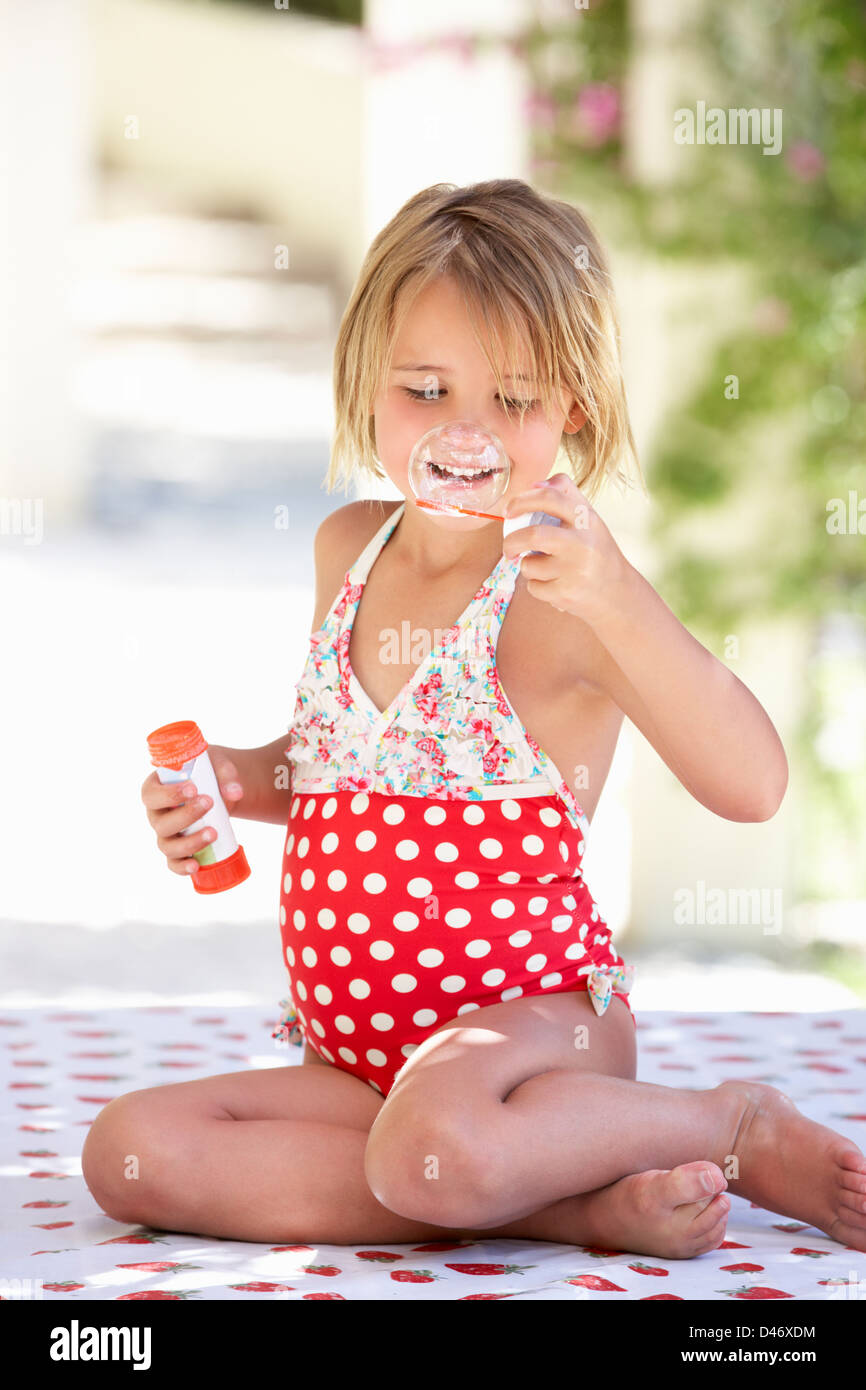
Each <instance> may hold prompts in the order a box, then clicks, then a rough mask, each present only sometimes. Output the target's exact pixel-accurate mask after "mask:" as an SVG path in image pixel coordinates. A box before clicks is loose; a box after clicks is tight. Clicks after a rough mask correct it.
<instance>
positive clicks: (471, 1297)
mask: <svg viewBox="0 0 866 1390" xmlns="http://www.w3.org/2000/svg"><path fill="white" fill-rule="evenodd" d="M482 1298H511V1294H510V1293H465V1294H464V1295H463V1297H462V1298H458V1300H457V1302H458V1303H477V1302H478V1301H479V1300H480V1299H482Z"/></svg>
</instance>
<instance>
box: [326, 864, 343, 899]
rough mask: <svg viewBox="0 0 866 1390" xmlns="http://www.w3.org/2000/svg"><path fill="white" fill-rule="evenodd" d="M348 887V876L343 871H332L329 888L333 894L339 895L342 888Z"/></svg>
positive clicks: (329, 875) (329, 876) (329, 877)
mask: <svg viewBox="0 0 866 1390" xmlns="http://www.w3.org/2000/svg"><path fill="white" fill-rule="evenodd" d="M345 886H346V875H345V874H344V873H343V870H342V869H332V870H331V872H330V873H329V874H328V887H329V888H330V889H332V891H333V892H335V893H339V891H340V889H341V888H345Z"/></svg>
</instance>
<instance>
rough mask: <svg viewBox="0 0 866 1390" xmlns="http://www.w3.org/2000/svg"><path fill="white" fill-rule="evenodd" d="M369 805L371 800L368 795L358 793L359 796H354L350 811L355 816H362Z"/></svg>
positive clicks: (350, 803)
mask: <svg viewBox="0 0 866 1390" xmlns="http://www.w3.org/2000/svg"><path fill="white" fill-rule="evenodd" d="M369 805H370V798H369V796H368V795H367V793H366V792H358V794H357V796H353V797H352V800H351V801H350V802H349V809H350V810H351V812H352V815H353V816H361V815H363V814H364V812H365V811H366V809H367V807H368V806H369Z"/></svg>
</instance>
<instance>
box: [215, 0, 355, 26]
mask: <svg viewBox="0 0 866 1390" xmlns="http://www.w3.org/2000/svg"><path fill="white" fill-rule="evenodd" d="M213 2H214V0H208V3H210V4H213ZM217 3H218V4H221V5H242V6H243V7H244V9H247V10H268V11H270V13H271V14H273V13H274V10H275V5H274V0H217ZM286 8H287V9H289V10H290V11H292V12H294V13H295V14H309V15H315V16H316V17H317V18H318V19H332V20H334V21H335V22H336V23H338V24H361V22H362V17H363V16H362V12H363V8H364V0H289V3H288V5H287V6H286Z"/></svg>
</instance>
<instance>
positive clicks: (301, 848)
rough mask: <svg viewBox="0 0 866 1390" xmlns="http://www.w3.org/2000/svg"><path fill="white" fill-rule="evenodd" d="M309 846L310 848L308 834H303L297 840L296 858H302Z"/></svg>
mask: <svg viewBox="0 0 866 1390" xmlns="http://www.w3.org/2000/svg"><path fill="white" fill-rule="evenodd" d="M309 848H310V839H309V836H308V835H305V836H304V838H303V839H302V840H299V841H298V858H299V859H303V858H304V855H305V854H306V853H307V850H308V849H309Z"/></svg>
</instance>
